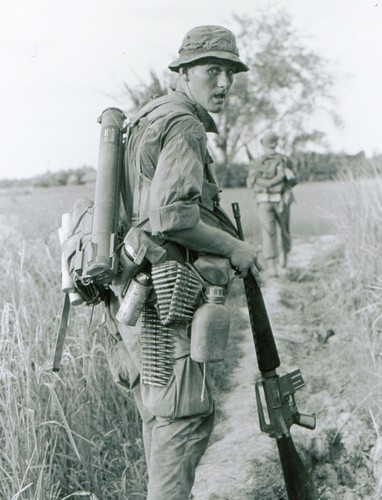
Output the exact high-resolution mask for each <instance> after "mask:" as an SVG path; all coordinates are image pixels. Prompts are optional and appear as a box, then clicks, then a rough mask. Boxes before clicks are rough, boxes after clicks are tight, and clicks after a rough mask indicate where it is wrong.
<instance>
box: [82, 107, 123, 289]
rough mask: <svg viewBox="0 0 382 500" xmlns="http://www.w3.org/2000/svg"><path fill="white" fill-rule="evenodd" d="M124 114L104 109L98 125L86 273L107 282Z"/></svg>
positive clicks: (111, 259)
mask: <svg viewBox="0 0 382 500" xmlns="http://www.w3.org/2000/svg"><path fill="white" fill-rule="evenodd" d="M125 118H126V117H125V115H124V114H123V112H122V111H121V110H120V109H118V108H107V109H105V111H103V113H102V115H101V116H100V118H99V119H98V121H99V122H100V123H101V137H100V149H99V159H98V171H97V180H96V187H95V196H94V208H93V210H94V213H93V223H92V237H91V248H92V252H91V257H90V259H89V260H88V268H87V269H86V274H88V275H89V276H92V277H94V278H96V277H97V276H102V277H103V279H104V280H105V281H111V280H112V278H113V277H114V275H115V274H116V271H117V269H116V267H117V266H116V261H115V254H114V250H115V248H114V244H115V243H114V242H115V240H116V231H117V217H118V210H119V207H118V200H119V183H120V168H121V159H122V136H123V123H124V120H125Z"/></svg>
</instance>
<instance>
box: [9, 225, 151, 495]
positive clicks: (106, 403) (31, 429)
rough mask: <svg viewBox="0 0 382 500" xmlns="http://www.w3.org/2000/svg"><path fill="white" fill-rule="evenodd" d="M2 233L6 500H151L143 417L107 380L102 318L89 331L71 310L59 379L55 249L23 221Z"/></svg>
mask: <svg viewBox="0 0 382 500" xmlns="http://www.w3.org/2000/svg"><path fill="white" fill-rule="evenodd" d="M0 226H1V227H0V239H1V248H2V254H1V257H0V297H1V304H0V307H1V309H0V322H1V334H0V335H1V336H0V408H1V409H0V447H1V455H0V498H4V499H7V500H8V499H14V500H16V499H27V500H32V499H33V500H47V499H49V500H50V499H52V500H53V499H58V498H60V499H63V498H69V497H70V498H71V497H74V496H79V495H81V496H82V495H84V494H85V492H89V497H90V493H91V494H92V495H93V497H92V498H93V499H94V498H99V499H102V500H103V499H105V500H106V499H115V498H118V499H124V498H129V499H130V498H132V499H134V498H136V499H138V498H144V497H145V481H144V479H145V475H146V470H145V464H144V460H143V453H142V449H143V445H142V437H141V431H140V421H139V416H138V414H137V412H136V410H135V406H134V405H133V403H132V401H131V400H130V398H129V396H128V395H125V394H123V393H121V392H119V391H118V390H117V389H116V386H115V384H114V382H113V381H112V379H111V376H110V375H109V369H108V366H107V362H106V359H105V338H104V337H105V333H104V329H103V328H97V325H98V324H100V323H101V321H102V317H101V310H99V311H98V310H97V311H95V315H94V319H93V323H92V325H90V326H89V318H90V310H89V309H88V308H78V309H77V310H75V309H74V310H73V309H72V313H71V321H70V325H69V335H68V338H67V340H66V348H65V352H64V357H63V362H62V368H61V371H60V372H59V373H58V374H56V373H53V372H52V370H51V368H52V362H51V360H52V355H53V354H52V353H53V350H54V343H55V336H56V332H57V329H58V323H59V317H60V306H59V304H60V301H61V300H62V293H61V291H60V285H59V275H58V273H57V270H58V269H59V255H58V244H57V241H56V239H55V238H50V242H48V243H45V242H44V241H42V239H41V238H37V239H28V240H25V239H23V235H22V234H20V232H18V230H17V229H12V226H13V227H15V228H18V227H20V223H19V222H18V221H17V220H15V219H14V220H10V219H9V218H7V220H6V221H5V220H4V219H2V220H1V221H0ZM100 307H101V306H100Z"/></svg>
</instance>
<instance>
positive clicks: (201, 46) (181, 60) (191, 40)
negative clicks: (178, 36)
mask: <svg viewBox="0 0 382 500" xmlns="http://www.w3.org/2000/svg"><path fill="white" fill-rule="evenodd" d="M178 54H179V57H178V58H177V59H176V60H175V61H174V62H172V63H171V64H170V65H169V69H170V70H171V71H176V72H179V67H180V66H183V65H184V64H188V63H191V62H193V61H197V60H199V59H204V58H206V57H217V58H218V59H224V60H226V61H230V62H232V63H234V66H235V73H239V72H241V71H248V70H249V68H248V66H247V65H246V64H244V63H243V62H242V61H241V60H240V57H239V49H238V48H237V46H236V38H235V35H234V34H233V33H232V31H230V30H228V29H227V28H223V27H222V26H212V25H207V26H197V27H196V28H192V30H190V31H189V32H188V33H187V34H186V36H185V37H184V40H183V42H182V45H181V47H180V49H179V51H178Z"/></svg>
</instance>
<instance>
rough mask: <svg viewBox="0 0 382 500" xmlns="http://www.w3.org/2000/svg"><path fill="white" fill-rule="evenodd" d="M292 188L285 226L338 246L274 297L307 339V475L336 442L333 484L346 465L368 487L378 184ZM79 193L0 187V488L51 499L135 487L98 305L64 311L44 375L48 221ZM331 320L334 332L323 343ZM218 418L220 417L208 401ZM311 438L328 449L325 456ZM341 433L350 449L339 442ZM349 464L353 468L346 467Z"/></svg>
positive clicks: (377, 472) (131, 426)
mask: <svg viewBox="0 0 382 500" xmlns="http://www.w3.org/2000/svg"><path fill="white" fill-rule="evenodd" d="M295 189H296V197H297V204H296V206H295V207H294V210H295V212H294V214H293V215H294V217H293V220H292V223H293V226H292V228H293V233H294V234H295V235H298V236H299V237H300V238H301V237H305V238H306V237H311V236H314V235H317V234H322V233H326V232H332V233H333V232H337V233H338V234H339V237H340V238H341V239H342V240H343V242H344V243H345V244H344V246H343V251H342V252H337V253H336V254H335V255H333V256H332V257H331V258H330V259H327V260H325V261H320V262H319V263H317V266H316V267H313V268H311V269H310V270H308V272H305V274H304V275H302V274H296V273H295V274H294V272H293V270H291V273H290V275H289V278H288V280H289V281H288V282H287V283H286V290H285V291H284V293H283V302H284V303H285V304H290V305H291V306H290V311H291V312H290V318H289V319H288V317H284V316H283V318H284V320H286V321H288V322H289V321H290V322H297V323H298V322H299V323H300V324H301V328H306V335H307V338H308V339H309V352H307V351H306V350H302V347H299V348H297V347H298V346H297V347H296V346H294V347H295V349H294V350H293V352H294V353H295V356H296V360H295V361H296V363H297V361H298V365H299V366H300V368H301V369H302V372H303V374H304V376H305V378H306V380H307V382H308V384H309V385H308V391H307V392H308V393H309V394H311V395H312V400H311V402H310V403H309V404H308V405H305V403H304V404H302V406H301V407H302V408H303V409H306V410H307V411H308V410H309V409H311V408H315V407H317V404H318V402H317V401H320V402H321V403H320V405H319V406H320V408H321V410H320V414H319V422H321V426H322V427H321V430H320V432H319V433H318V435H319V436H321V437H322V440H323V441H322V442H316V441H317V439H319V438H317V439H316V441H315V442H313V443H311V444H309V445H307V447H306V448H307V449H310V452H311V455H312V457H313V459H312V460H315V462H314V464H313V466H314V467H315V471H316V472H315V474H316V480H317V481H318V482H319V484H321V485H327V484H329V482H330V477H331V476H330V474H331V472H330V471H332V470H333V467H334V465H333V464H334V463H335V461H334V462H333V460H334V459H333V457H334V456H337V457H338V453H339V450H342V452H341V454H340V460H341V462H340V464H339V465H338V467H337V469H336V474H338V477H342V479H341V481H342V483H343V482H344V481H345V479H343V478H344V477H345V478H346V477H349V474H350V477H351V474H353V475H354V474H356V482H357V483H354V487H355V488H357V489H356V490H355V491H362V488H366V487H367V488H368V489H369V490H372V489H377V488H378V482H379V479H380V477H381V456H380V454H379V450H380V432H381V431H380V429H381V425H382V422H381V415H382V400H381V397H380V393H381V391H380V386H381V379H380V372H381V366H380V364H381V357H380V352H381V350H382V344H381V343H382V340H381V328H380V312H379V304H380V301H381V297H380V295H381V290H382V286H381V279H380V277H379V276H380V273H379V268H378V264H379V252H380V248H381V246H382V243H381V240H382V234H381V230H380V229H379V228H380V224H379V220H380V218H381V203H380V200H381V199H382V192H381V191H382V185H381V182H380V181H379V180H376V178H375V177H371V176H370V178H365V179H364V180H363V181H360V180H359V179H357V180H355V179H354V178H353V177H352V178H350V180H349V178H347V179H346V180H343V181H342V182H341V183H317V184H306V185H299V186H297V188H295ZM89 192H90V188H89V187H87V186H86V185H84V186H73V187H71V186H66V187H65V186H63V187H59V188H52V189H40V190H34V191H33V192H17V191H16V192H12V191H11V190H4V192H3V196H2V198H1V201H0V210H1V213H2V216H1V219H0V226H1V231H0V234H1V236H0V237H1V240H2V248H3V252H2V257H1V259H0V296H1V297H3V299H2V302H1V305H0V328H1V332H0V345H1V349H0V366H1V368H0V401H1V405H2V411H1V412H0V427H1V429H2V432H1V434H0V445H1V449H2V453H1V456H0V497H1V498H9V499H12V498H14V499H16V498H18V499H21V500H22V499H25V500H31V499H36V500H45V499H46V498H49V499H50V500H54V499H59V498H60V499H63V498H69V497H70V498H72V497H75V496H79V495H81V496H84V495H85V492H91V493H92V494H93V497H92V498H93V499H94V498H99V499H102V500H107V499H109V498H110V499H111V498H121V499H122V498H129V499H130V498H132V499H134V498H135V499H139V498H144V495H145V477H146V469H145V464H144V460H143V447H142V437H141V433H140V420H139V416H138V414H137V412H136V410H135V407H134V405H133V404H132V401H131V399H130V397H129V396H128V395H127V394H125V393H123V392H122V390H118V389H117V387H116V386H115V384H114V382H113V381H112V379H111V375H110V373H109V369H108V365H107V361H106V351H107V348H108V344H107V340H106V336H105V330H104V328H103V326H102V314H101V313H102V306H100V308H96V309H95V311H94V314H93V318H92V320H91V321H90V317H91V310H90V309H88V308H82V307H79V308H74V309H72V312H71V320H70V327H69V334H68V338H67V341H66V347H65V352H64V357H63V363H62V368H61V371H60V372H59V373H52V371H51V366H52V357H53V350H54V343H55V337H56V333H57V328H58V323H59V317H60V308H61V302H62V293H61V291H60V283H59V281H60V278H59V266H60V256H59V248H58V241H57V235H56V232H55V228H57V227H58V225H59V221H60V215H61V214H62V213H63V212H64V211H67V210H68V209H69V207H70V206H71V204H72V203H73V200H74V199H76V198H78V197H79V196H82V195H88V194H89ZM223 195H224V196H223V202H224V204H225V205H227V208H228V204H229V203H230V201H231V199H232V200H233V199H235V200H236V201H237V199H240V203H241V208H242V214H243V222H245V224H244V230H245V232H246V234H247V235H248V239H249V240H250V241H254V236H253V235H254V234H255V233H256V234H257V229H256V228H257V224H258V222H257V221H256V220H253V219H256V217H253V202H252V198H251V195H250V193H249V191H247V190H227V192H225V193H223ZM238 196H239V197H240V198H238ZM324 210H327V211H328V212H331V213H334V214H336V215H337V219H336V220H337V226H334V225H333V224H334V219H332V220H331V221H330V222H331V225H330V227H329V226H328V225H327V224H326V223H325V220H324V215H323V214H324ZM257 243H258V242H257ZM302 286H303V287H304V290H305V291H304V293H302V291H301V290H302ZM240 293H241V292H240ZM240 293H239V292H238V291H237V290H236V291H235V293H234V296H233V297H232V303H231V304H232V307H233V308H234V309H235V308H237V304H238V303H240V300H241V299H242V294H241V295H240ZM234 321H235V324H236V322H237V321H239V319H238V317H236V318H235V319H234ZM288 324H289V323H288ZM237 329H238V330H240V328H239V327H238V328H237ZM330 329H332V330H333V331H334V332H335V336H334V337H333V339H329V341H328V342H327V343H325V342H322V339H324V338H325V333H326V332H327V331H328V330H330ZM276 330H277V329H276ZM320 339H321V340H320ZM238 341H239V338H235V339H232V340H231V342H232V343H231V349H232V353H233V354H232V356H231V355H230V356H229V357H228V361H227V363H228V364H219V365H218V366H217V372H216V374H215V383H216V386H217V389H218V390H221V391H225V390H227V388H229V374H230V373H232V369H233V367H234V366H235V363H236V362H237V357H236V358H235V354H234V353H235V350H236V343H237V342H238ZM304 349H306V346H305V344H304ZM313 359H314V360H315V362H314V363H313V362H312V360H313ZM316 363H317V365H319V367H318V366H317V365H316ZM334 366H335V371H334V368H333V367H334ZM313 370H314V373H313ZM322 391H326V394H327V393H328V391H329V392H330V398H329V399H323V398H324V393H323V392H322ZM305 392H306V391H305ZM218 400H219V397H218ZM218 415H219V418H223V417H224V416H223V415H222V414H221V412H220V411H218ZM337 418H338V419H339V420H338V422H337V420H336V419H337ZM345 419H347V420H345ZM355 428H357V429H358V431H357V434H356V436H358V437H357V438H356V440H357V443H358V444H356V445H355V442H354V439H353V441H352V442H350V441H351V439H352V432H353V431H354V429H355ZM337 431H338V433H337ZM354 432H355V431H354ZM320 443H321V444H322V445H323V446H324V445H325V446H327V448H325V449H328V450H329V451H328V452H327V454H326V455H325V456H324V458H323V456H322V455H320V452H319V450H320V448H319V447H320V446H321V444H320ZM328 443H329V444H328ZM330 443H332V444H330ZM333 443H337V444H338V446H337V444H336V445H335V446H334V445H333ZM347 443H350V444H349V446H353V445H354V446H355V448H346V446H348V444H347ZM344 446H345V448H344ZM349 449H352V450H353V451H354V453H353V455H351V453H350V452H349V451H346V450H349ZM343 450H345V451H346V453H345V452H344V451H343ZM325 453H326V452H325ZM336 454H337V455H336ZM350 456H353V458H349V457H350ZM314 457H316V458H314ZM320 457H321V458H320ZM352 460H353V461H352ZM357 464H358V465H360V464H362V467H361V468H359V469H357ZM277 467H278V466H277ZM267 470H271V468H268V469H267ZM277 470H278V468H277ZM357 470H358V472H357ZM362 471H364V474H365V475H362V474H363V472H362ZM336 477H337V476H336ZM371 478H372V479H373V478H374V482H373V481H372V479H371ZM349 481H350V480H349ZM362 481H363V482H362ZM345 482H346V481H345ZM270 484H271V483H270ZM346 484H347V485H349V484H350V483H349V482H348V483H346ZM367 484H368V485H367ZM366 485H367V486H366ZM342 486H343V485H342ZM322 487H323V486H322ZM343 487H345V486H343ZM269 488H271V486H270V485H269ZM326 490H327V491H329V489H328V488H326ZM364 491H366V489H365V490H364ZM89 497H90V494H89ZM262 498H267V497H266V496H265V495H264V496H263V497H262ZM268 498H272V496H269V497H268ZM323 498H325V497H323ZM326 498H331V497H330V496H327V497H326ZM333 498H341V496H337V497H335V496H334V497H333ZM349 498H351V497H349ZM365 498H367V497H365ZM370 498H371V497H370Z"/></svg>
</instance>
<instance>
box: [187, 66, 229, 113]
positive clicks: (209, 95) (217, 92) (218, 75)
mask: <svg viewBox="0 0 382 500" xmlns="http://www.w3.org/2000/svg"><path fill="white" fill-rule="evenodd" d="M234 74H235V70H234V66H233V65H232V64H230V63H229V62H228V61H224V60H222V59H212V58H211V59H206V60H205V61H203V62H202V63H200V64H197V65H195V66H191V67H190V68H188V75H186V76H187V78H188V80H187V82H188V87H189V90H190V92H191V94H192V96H193V98H194V99H195V100H196V102H197V103H198V104H200V105H201V106H203V107H204V108H205V109H206V110H207V111H210V112H211V113H220V111H222V109H223V106H224V103H225V101H226V99H227V96H228V92H229V90H230V88H231V85H232V83H233V79H234Z"/></svg>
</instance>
